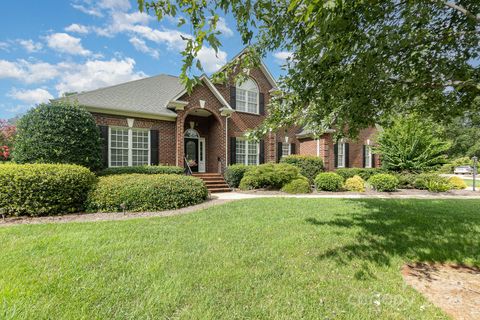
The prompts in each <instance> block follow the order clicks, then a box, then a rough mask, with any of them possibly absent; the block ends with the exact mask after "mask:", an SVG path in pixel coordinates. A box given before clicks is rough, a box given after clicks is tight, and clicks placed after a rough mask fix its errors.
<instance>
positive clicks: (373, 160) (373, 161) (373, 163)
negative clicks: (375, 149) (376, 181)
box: [372, 153, 376, 168]
mask: <svg viewBox="0 0 480 320" xmlns="http://www.w3.org/2000/svg"><path fill="white" fill-rule="evenodd" d="M375 166H376V163H375V154H373V153H372V168H375Z"/></svg>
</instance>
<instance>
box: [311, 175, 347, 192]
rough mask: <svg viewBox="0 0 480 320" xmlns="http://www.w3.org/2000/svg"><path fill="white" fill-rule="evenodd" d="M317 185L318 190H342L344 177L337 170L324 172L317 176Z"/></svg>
mask: <svg viewBox="0 0 480 320" xmlns="http://www.w3.org/2000/svg"><path fill="white" fill-rule="evenodd" d="M315 187H316V188H317V190H318V191H340V190H341V189H342V188H343V178H342V176H340V175H338V174H336V173H335V172H322V173H319V174H318V175H317V177H316V178H315Z"/></svg>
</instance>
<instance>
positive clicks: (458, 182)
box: [448, 177, 467, 190]
mask: <svg viewBox="0 0 480 320" xmlns="http://www.w3.org/2000/svg"><path fill="white" fill-rule="evenodd" d="M448 183H449V184H450V186H451V188H452V189H454V190H463V189H466V188H467V184H466V183H465V180H463V179H462V178H459V177H450V178H449V179H448Z"/></svg>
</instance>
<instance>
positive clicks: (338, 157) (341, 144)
mask: <svg viewBox="0 0 480 320" xmlns="http://www.w3.org/2000/svg"><path fill="white" fill-rule="evenodd" d="M345 144H346V142H345V141H339V142H338V143H337V148H338V149H337V168H345V160H346V157H345ZM340 146H341V147H342V154H341V156H342V157H343V159H342V160H343V161H342V165H340V159H341V158H340Z"/></svg>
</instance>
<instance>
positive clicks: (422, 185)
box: [415, 173, 448, 190]
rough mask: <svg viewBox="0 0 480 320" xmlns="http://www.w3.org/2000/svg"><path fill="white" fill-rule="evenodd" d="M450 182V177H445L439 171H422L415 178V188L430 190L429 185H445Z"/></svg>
mask: <svg viewBox="0 0 480 320" xmlns="http://www.w3.org/2000/svg"><path fill="white" fill-rule="evenodd" d="M432 181H435V183H431V182H432ZM447 183H448V179H447V178H444V177H442V176H440V175H438V174H437V173H421V174H419V175H418V176H417V178H416V179H415V189H419V190H428V189H429V185H430V186H434V185H436V184H442V185H445V184H447Z"/></svg>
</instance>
